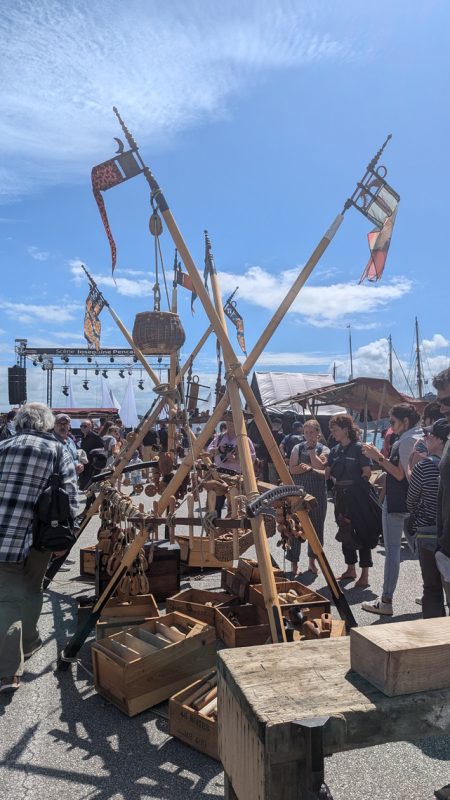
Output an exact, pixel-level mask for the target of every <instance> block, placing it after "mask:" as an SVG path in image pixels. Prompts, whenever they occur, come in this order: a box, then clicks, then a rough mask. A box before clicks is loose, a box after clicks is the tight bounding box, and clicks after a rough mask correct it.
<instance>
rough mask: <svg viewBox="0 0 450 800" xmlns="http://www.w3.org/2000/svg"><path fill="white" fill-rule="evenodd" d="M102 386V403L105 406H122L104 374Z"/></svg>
mask: <svg viewBox="0 0 450 800" xmlns="http://www.w3.org/2000/svg"><path fill="white" fill-rule="evenodd" d="M101 387H102V400H101V405H102V406H103V407H105V408H106V407H107V406H113V408H120V403H119V401H118V400H117V399H116V398H115V396H114V392H113V390H112V389H110V387H109V385H108V381H107V380H106V378H105V377H104V376H103V375H102V377H101Z"/></svg>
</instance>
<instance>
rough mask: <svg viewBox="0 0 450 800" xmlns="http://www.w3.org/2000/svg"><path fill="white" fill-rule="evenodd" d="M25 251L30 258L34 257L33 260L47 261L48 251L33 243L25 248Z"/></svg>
mask: <svg viewBox="0 0 450 800" xmlns="http://www.w3.org/2000/svg"><path fill="white" fill-rule="evenodd" d="M27 253H28V255H29V256H31V258H34V260H35V261H47V259H48V257H49V255H50V253H47V252H46V251H45V250H39V247H36V245H34V244H32V245H30V247H28V248H27Z"/></svg>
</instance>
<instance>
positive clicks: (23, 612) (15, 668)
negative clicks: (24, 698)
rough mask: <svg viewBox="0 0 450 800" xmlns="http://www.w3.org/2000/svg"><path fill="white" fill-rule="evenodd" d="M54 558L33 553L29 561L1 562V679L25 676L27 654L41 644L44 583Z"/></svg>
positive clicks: (36, 552)
mask: <svg viewBox="0 0 450 800" xmlns="http://www.w3.org/2000/svg"><path fill="white" fill-rule="evenodd" d="M50 556H51V553H42V552H40V551H39V550H30V553H29V555H28V557H27V559H26V560H25V561H18V562H17V563H15V562H11V561H7V562H3V561H2V562H0V678H9V677H11V676H12V675H22V672H23V654H24V652H25V653H26V652H27V651H30V650H32V649H33V647H34V646H35V645H36V644H37V643H38V642H39V632H38V629H37V624H38V620H39V617H40V614H41V610H42V601H43V596H42V582H43V580H44V575H45V572H46V570H47V565H48V562H49V559H50Z"/></svg>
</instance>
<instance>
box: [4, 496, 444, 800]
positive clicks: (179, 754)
mask: <svg viewBox="0 0 450 800" xmlns="http://www.w3.org/2000/svg"><path fill="white" fill-rule="evenodd" d="M332 512H333V508H332V506H330V508H329V513H328V518H327V525H326V551H327V554H328V557H329V559H330V561H331V564H332V566H333V568H334V569H335V570H336V574H339V573H338V571H340V570H341V569H342V559H341V556H340V546H339V545H338V544H337V542H335V540H334V533H335V526H334V521H333V513H332ZM95 531H96V525H95V523H91V525H90V526H89V528H88V529H87V530H86V531H85V533H84V534H83V536H82V539H81V542H80V544H82V545H86V544H91V543H93V542H94V541H95ZM276 539H277V537H273V538H272V539H271V540H270V543H271V549H272V552H273V554H274V556H275V558H276V559H277V560H278V562H279V563H280V565H281V566H282V554H281V551H279V550H277V548H276V544H275V542H276ZM249 554H252V551H249ZM76 557H77V554H76V555H75V558H76ZM383 561H384V557H383V549H382V548H381V547H379V548H378V549H377V551H376V552H375V558H374V562H375V563H374V569H373V570H372V577H371V587H370V588H369V589H365V590H361V589H352V588H351V584H350V586H348V595H347V596H348V599H349V602H350V604H351V605H352V608H353V611H354V613H355V616H356V618H357V620H358V622H359V623H360V624H364V625H367V624H371V623H374V624H379V621H378V618H374V617H373V616H371V615H370V614H367V613H364V612H363V611H361V609H360V603H361V601H362V600H363V599H371V598H373V597H375V596H376V594H377V592H378V590H379V588H380V585H381V580H382V570H383ZM301 563H302V564H304V565H305V566H306V552H304V553H303V554H302V559H301ZM286 566H288V565H286ZM77 576H78V563H76V564H73V565H72V566H71V568H70V571H69V572H61V573H59V575H58V576H57V580H55V581H54V582H53V583H52V585H51V591H49V592H47V593H46V596H45V603H44V609H43V615H42V624H41V632H42V636H43V640H44V648H43V649H42V650H41V651H40V652H39V653H37V654H36V655H35V656H34V657H33V658H32V659H31V660H30V661H29V662H27V671H26V673H25V675H24V678H23V683H22V686H21V688H20V690H19V691H18V692H17V693H16V694H15V695H13V696H12V697H10V698H8V699H5V697H1V696H0V764H1V765H2V766H1V772H0V800H11V798H15V799H16V800H41V799H42V800H61V798H64V800H87V799H88V798H89V800H91V798H92V799H94V798H95V800H150V799H151V800H156V799H157V800H162V799H164V800H185V798H192V800H196V799H197V798H202V800H208V798H216V797H223V773H222V771H221V768H220V765H219V764H218V763H216V762H215V761H212V760H211V759H209V758H207V757H206V756H202V755H201V754H200V753H197V752H196V751H195V750H192V749H190V748H189V747H187V746H185V745H183V744H182V743H181V742H178V741H177V740H175V739H172V738H171V737H170V736H169V734H168V724H167V719H166V717H167V704H162V705H161V706H158V707H157V708H156V709H152V710H150V711H148V712H144V713H143V714H140V715H139V716H138V717H135V718H134V719H128V718H127V717H125V716H124V715H123V714H122V713H121V712H120V711H118V710H117V709H116V708H114V707H113V706H111V705H110V704H108V703H107V702H106V701H105V700H103V698H102V697H100V696H99V695H97V694H96V693H95V691H94V689H93V685H92V677H91V674H90V672H89V671H88V668H89V646H88V645H86V646H85V647H84V648H83V650H82V652H81V654H80V655H81V664H79V665H78V666H75V667H73V668H70V669H69V671H68V672H56V673H55V672H54V668H55V662H56V658H57V653H58V650H60V649H61V647H62V646H64V644H65V642H66V640H67V637H68V636H69V635H70V634H71V633H72V632H73V630H74V619H75V606H76V598H77V597H78V596H79V595H81V594H86V593H88V594H89V593H90V592H91V584H89V583H87V582H80V581H79V580H76V578H77ZM190 582H191V583H192V584H193V585H195V586H196V587H198V588H209V587H219V585H220V573H219V572H207V573H205V574H204V575H201V574H199V575H196V576H191V578H190ZM304 582H307V581H304ZM188 585H189V581H188V580H185V581H183V586H182V588H185V587H186V586H188ZM314 588H317V589H318V590H322V589H323V588H324V583H323V580H322V579H321V578H320V576H319V577H318V578H317V579H316V580H315V581H314ZM325 592H326V589H325ZM418 595H420V578H419V568H418V564H417V562H415V561H414V560H412V559H411V558H410V557H409V555H408V552H407V551H406V550H405V551H404V553H403V562H402V565H401V574H400V583H399V587H398V591H397V596H396V599H395V612H396V616H395V618H394V621H395V620H399V619H415V618H418V617H420V609H419V607H418V606H417V605H416V604H415V602H414V600H415V597H417V596H418ZM383 622H389V620H386V619H384V620H383ZM86 665H87V666H86ZM449 762H450V737H446V736H442V737H439V738H435V739H424V740H423V741H420V742H417V743H416V744H415V745H411V744H406V743H399V744H391V745H385V746H382V747H375V748H370V749H364V750H359V751H353V752H350V753H345V754H339V755H336V756H333V757H332V758H330V759H327V782H328V784H329V786H330V787H331V789H332V792H333V797H334V800H364V799H365V798H369V797H370V800H391V798H392V799H393V800H394V798H395V800H428V798H429V799H430V800H431V798H432V797H433V790H434V789H435V788H437V787H440V786H442V785H443V784H445V783H447V782H448V781H449V780H450V763H449ZM243 800H245V798H244V799H243Z"/></svg>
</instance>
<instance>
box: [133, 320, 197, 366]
mask: <svg viewBox="0 0 450 800" xmlns="http://www.w3.org/2000/svg"><path fill="white" fill-rule="evenodd" d="M185 339H186V335H185V333H184V330H183V326H182V324H181V319H180V317H179V316H178V314H173V313H172V312H171V311H141V312H140V313H139V314H136V319H135V320H134V326H133V340H134V342H135V344H136V345H137V346H138V347H139V349H140V350H142V352H143V353H144V355H149V356H152V355H155V356H165V355H170V354H171V353H176V351H177V350H179V349H180V347H182V346H183V344H184V341H185Z"/></svg>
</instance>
